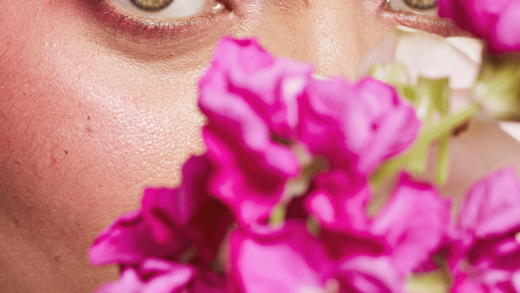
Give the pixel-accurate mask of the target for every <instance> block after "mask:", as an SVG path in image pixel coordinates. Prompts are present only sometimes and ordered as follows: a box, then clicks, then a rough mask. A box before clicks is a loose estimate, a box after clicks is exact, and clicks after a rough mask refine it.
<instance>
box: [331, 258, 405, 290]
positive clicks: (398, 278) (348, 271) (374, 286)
mask: <svg viewBox="0 0 520 293" xmlns="http://www.w3.org/2000/svg"><path fill="white" fill-rule="evenodd" d="M333 277H334V279H336V280H337V281H338V283H339V288H340V290H339V292H340V293H401V292H404V288H403V287H404V286H403V284H404V282H403V280H404V278H403V275H402V274H399V272H398V271H397V270H396V269H395V267H394V266H393V264H392V261H391V260H390V259H389V258H387V257H369V256H358V257H355V258H352V259H349V260H347V261H345V262H343V263H341V264H340V265H339V266H338V268H337V270H336V271H335V273H334V276H333Z"/></svg>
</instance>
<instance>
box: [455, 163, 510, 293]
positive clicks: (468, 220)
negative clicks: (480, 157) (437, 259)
mask: <svg viewBox="0 0 520 293" xmlns="http://www.w3.org/2000/svg"><path fill="white" fill-rule="evenodd" d="M455 229H456V232H457V234H458V235H459V238H458V239H456V240H455V241H454V243H453V244H452V245H451V247H450V257H449V263H450V268H451V270H452V272H453V274H454V275H455V281H456V282H455V284H454V287H453V290H452V292H463V290H466V288H479V289H478V290H477V289H475V290H476V291H475V292H520V241H519V239H520V236H519V235H520V182H519V181H518V179H517V176H516V174H515V171H514V170H513V169H510V168H506V169H503V170H500V171H497V172H494V173H491V174H489V175H488V176H486V177H485V178H483V179H482V180H480V181H479V182H477V183H476V184H475V185H474V186H473V187H472V188H471V189H470V191H469V193H468V195H467V197H466V199H465V200H464V202H463V205H462V208H461V211H460V214H459V221H458V223H457V224H456V226H455Z"/></svg>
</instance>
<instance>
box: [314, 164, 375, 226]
mask: <svg viewBox="0 0 520 293" xmlns="http://www.w3.org/2000/svg"><path fill="white" fill-rule="evenodd" d="M370 196H371V194H370V190H369V187H368V184H367V182H366V178H365V177H361V176H359V177H354V176H349V175H348V174H347V173H345V172H344V171H341V170H331V171H329V172H326V173H322V174H319V175H318V176H317V177H316V178H315V179H314V182H313V188H312V191H311V192H310V193H309V195H308V197H307V200H306V203H305V205H306V210H307V211H308V212H309V214H311V215H313V216H314V217H316V218H317V219H318V220H319V221H320V222H321V223H326V224H340V223H341V224H342V225H344V226H345V227H353V228H355V229H359V230H366V228H367V226H368V222H369V219H368V214H367V212H366V205H367V202H368V200H369V199H370Z"/></svg>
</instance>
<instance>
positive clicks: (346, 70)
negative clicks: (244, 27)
mask: <svg viewBox="0 0 520 293" xmlns="http://www.w3.org/2000/svg"><path fill="white" fill-rule="evenodd" d="M370 1H379V0H362V1H361V0H267V1H262V3H261V4H260V5H259V9H260V10H259V12H258V14H257V16H255V17H256V19H255V20H253V21H254V22H255V24H256V25H254V26H252V28H253V29H252V30H251V31H250V32H249V33H250V34H253V35H257V36H258V37H259V39H260V42H261V43H262V44H263V45H264V46H265V47H267V49H269V50H271V51H272V52H274V53H275V54H277V55H282V56H289V57H291V58H295V59H298V60H302V61H305V62H312V63H314V64H315V65H316V68H317V73H318V74H322V75H343V76H347V77H350V78H352V77H353V76H354V68H355V64H356V62H357V60H358V59H359V58H360V57H361V56H362V54H363V53H364V52H365V51H366V50H367V49H368V47H369V46H370V45H371V44H372V43H373V42H374V41H375V39H377V37H378V36H379V35H380V31H381V30H382V27H381V26H380V25H379V24H378V22H377V20H375V19H374V18H373V17H372V14H373V13H372V11H370V9H369V7H367V5H366V2H370Z"/></svg>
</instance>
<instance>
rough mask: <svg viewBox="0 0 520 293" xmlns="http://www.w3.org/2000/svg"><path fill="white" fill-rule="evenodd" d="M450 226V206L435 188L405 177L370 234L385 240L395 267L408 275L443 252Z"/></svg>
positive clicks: (374, 223)
mask: <svg viewBox="0 0 520 293" xmlns="http://www.w3.org/2000/svg"><path fill="white" fill-rule="evenodd" d="M449 222H450V202H449V201H447V200H445V199H443V198H442V197H441V196H440V194H439V193H438V192H437V191H436V190H435V188H434V187H433V186H431V185H429V184H425V183H419V182H415V181H412V180H411V179H410V177H409V176H408V175H406V174H403V175H401V178H400V180H399V183H398V186H397V187H396V189H395V190H394V193H393V194H392V196H391V198H390V199H389V201H388V202H387V203H386V205H385V206H384V207H383V209H382V210H381V211H380V212H379V213H378V214H377V216H376V217H375V218H374V221H373V223H372V227H371V232H372V233H374V234H375V235H383V236H384V237H385V238H386V241H387V243H388V245H389V246H390V247H391V248H392V261H393V262H394V264H395V266H396V267H397V268H398V269H399V270H400V271H401V272H403V273H405V274H408V273H411V272H413V271H415V270H417V269H419V268H420V266H421V265H423V264H424V263H428V262H429V261H430V259H431V258H432V256H433V254H434V253H436V252H437V251H438V250H439V249H440V248H441V245H442V244H443V240H444V237H445V235H446V233H447V228H448V225H449Z"/></svg>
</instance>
